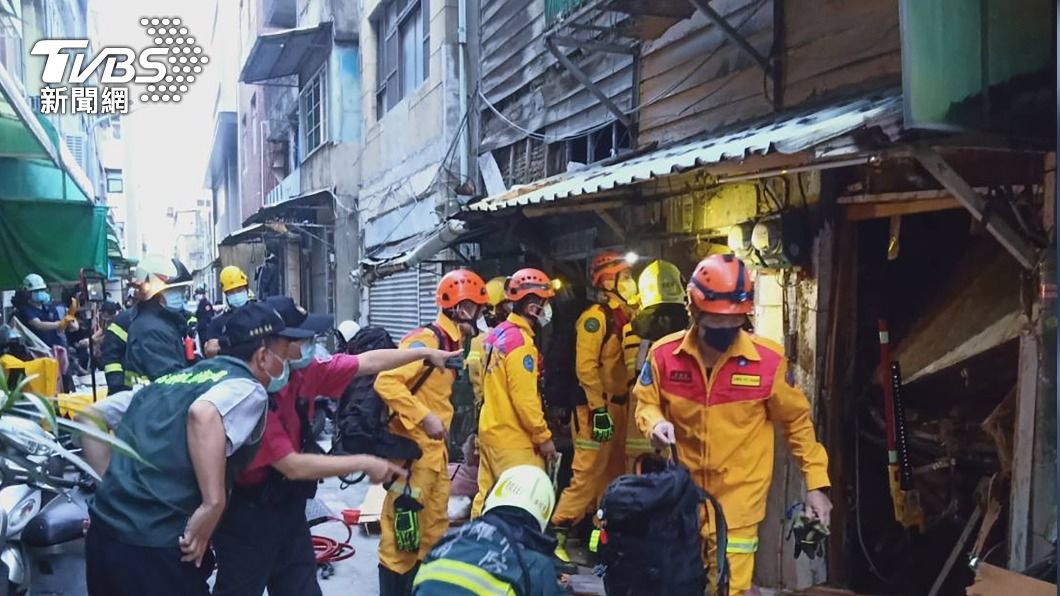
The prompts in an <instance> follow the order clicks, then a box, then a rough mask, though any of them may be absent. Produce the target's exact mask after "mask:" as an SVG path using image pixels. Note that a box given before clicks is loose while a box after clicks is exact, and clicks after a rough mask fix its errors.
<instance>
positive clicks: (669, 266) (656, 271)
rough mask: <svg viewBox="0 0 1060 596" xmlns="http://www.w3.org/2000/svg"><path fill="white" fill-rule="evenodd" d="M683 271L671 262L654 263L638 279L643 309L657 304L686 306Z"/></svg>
mask: <svg viewBox="0 0 1060 596" xmlns="http://www.w3.org/2000/svg"><path fill="white" fill-rule="evenodd" d="M684 286H685V285H684V283H683V282H682V281H681V270H680V269H678V268H677V265H674V264H673V263H671V262H669V261H663V260H657V261H652V262H651V263H650V264H649V265H648V266H647V267H645V268H644V271H641V273H640V277H639V278H637V290H638V291H639V292H640V300H641V307H643V308H648V307H650V306H655V305H656V304H684V303H685V287H684Z"/></svg>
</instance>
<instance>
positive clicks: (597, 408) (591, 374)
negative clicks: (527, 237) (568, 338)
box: [546, 251, 637, 563]
mask: <svg viewBox="0 0 1060 596" xmlns="http://www.w3.org/2000/svg"><path fill="white" fill-rule="evenodd" d="M632 268H633V267H632V265H631V264H630V263H629V262H628V261H627V260H626V258H625V256H624V255H623V254H621V253H619V252H616V251H604V252H602V253H600V254H599V255H597V256H596V257H595V258H594V259H593V261H592V263H591V264H590V267H589V282H590V284H591V285H592V288H593V289H594V290H595V291H596V292H597V299H598V301H599V302H598V303H597V304H593V305H592V306H590V307H589V308H587V309H586V310H585V312H584V313H582V315H581V316H580V317H579V318H578V321H577V323H576V326H577V327H576V329H575V337H576V340H575V341H576V343H575V372H576V373H577V376H578V384H579V385H580V386H581V388H582V390H583V391H584V392H585V404H584V405H579V406H577V407H576V408H575V409H574V412H573V413H572V415H571V428H573V429H574V460H573V461H572V462H571V468H572V476H571V482H570V485H569V486H567V488H566V489H565V490H564V491H563V494H562V495H560V498H559V503H558V504H557V505H556V511H555V513H553V514H552V534H553V535H554V536H555V537H556V557H558V558H559V559H560V560H561V561H563V562H564V563H569V562H570V556H569V555H568V554H567V550H566V543H567V534H568V533H569V532H570V529H571V527H573V526H574V525H575V524H577V523H578V522H580V521H581V520H582V519H584V518H585V516H586V513H588V512H589V511H590V509H591V508H592V506H593V505H594V503H595V501H596V499H598V498H599V497H600V495H602V494H603V491H604V488H606V487H607V482H608V480H609V478H608V474H609V470H612V471H613V469H612V468H611V467H610V466H611V458H612V457H617V458H619V459H620V460H621V461H623V462H624V461H625V453H624V449H625V440H626V439H625V427H626V418H627V410H626V407H627V402H628V401H629V384H628V381H629V373H628V370H627V367H626V361H625V357H624V355H623V351H622V332H623V330H624V329H625V328H626V325H627V323H629V320H630V316H631V315H632V310H633V308H632V306H631V304H633V303H635V302H636V300H637V298H636V295H637V284H636V282H634V281H633V276H632V273H631V272H632ZM546 374H547V371H546ZM613 453H614V455H613ZM623 468H624V463H623V464H621V466H620V467H619V468H618V469H619V470H621V469H623Z"/></svg>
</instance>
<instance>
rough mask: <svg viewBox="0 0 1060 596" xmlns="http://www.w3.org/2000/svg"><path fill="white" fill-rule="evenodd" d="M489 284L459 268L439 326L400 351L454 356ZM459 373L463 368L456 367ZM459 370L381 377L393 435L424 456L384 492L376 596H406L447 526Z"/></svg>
mask: <svg viewBox="0 0 1060 596" xmlns="http://www.w3.org/2000/svg"><path fill="white" fill-rule="evenodd" d="M486 301H487V298H486V284H485V282H483V281H482V278H481V277H479V276H478V275H477V274H475V273H474V272H472V271H468V270H466V269H457V270H455V271H450V272H449V273H446V274H445V275H444V276H442V279H441V281H440V282H439V284H438V290H437V294H436V302H437V304H438V306H439V309H440V310H439V313H438V317H437V319H436V320H435V321H434V322H433V323H431V324H430V325H427V326H426V327H421V328H418V329H414V330H412V331H410V332H409V333H408V334H407V335H406V336H405V337H404V338H403V339H402V340H401V343H400V347H401V348H437V349H442V350H446V351H449V352H453V354H454V356H456V355H459V351H460V346H461V344H462V341H463V338H464V337H466V336H470V335H473V334H474V332H475V326H476V322H477V321H478V318H479V316H480V315H481V311H482V307H483V305H485V304H486ZM460 368H463V363H462V362H461V363H460ZM457 373H458V371H457V370H456V369H449V368H446V369H444V370H443V369H437V368H434V367H432V366H430V365H429V364H428V363H425V362H413V363H410V364H407V365H405V366H402V367H400V368H396V369H393V370H389V371H385V372H382V373H379V375H378V376H377V377H376V380H375V391H376V393H378V394H379V397H380V398H381V399H382V400H383V401H384V402H385V403H386V405H387V407H388V408H389V410H390V415H391V420H390V424H389V430H390V432H391V433H392V434H394V435H396V436H399V437H405V438H407V439H410V440H411V441H413V442H415V443H416V445H417V446H418V447H419V448H420V450H421V451H422V455H421V456H420V457H419V458H418V459H415V460H413V461H412V462H401V463H403V464H405V465H406V466H407V467H408V468H409V472H410V474H409V478H408V480H407V481H397V482H394V483H393V484H392V485H391V486H390V487H388V489H387V496H386V499H385V500H384V502H383V513H382V519H381V522H380V523H381V526H382V535H381V536H380V539H379V593H380V596H405V595H407V594H409V593H410V592H411V590H412V580H413V579H414V578H415V577H416V569H417V567H418V566H419V563H420V561H422V560H423V558H424V557H426V556H427V553H428V552H430V550H431V548H433V547H434V544H435V543H436V542H438V539H440V538H441V537H442V535H443V534H445V531H446V529H448V527H449V518H448V516H447V511H446V509H447V505H448V502H449V474H448V463H449V462H448V459H449V455H448V449H447V446H446V441H445V439H446V436H447V435H448V432H449V430H448V429H449V424H450V423H451V422H452V419H453V404H452V402H451V401H450V398H451V396H452V392H453V382H454V381H455V380H456V376H457Z"/></svg>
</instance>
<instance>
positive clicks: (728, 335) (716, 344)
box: [699, 327, 740, 352]
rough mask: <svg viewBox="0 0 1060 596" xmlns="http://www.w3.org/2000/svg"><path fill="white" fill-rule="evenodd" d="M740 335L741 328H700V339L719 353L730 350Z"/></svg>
mask: <svg viewBox="0 0 1060 596" xmlns="http://www.w3.org/2000/svg"><path fill="white" fill-rule="evenodd" d="M739 334H740V328H739V327H700V328H699V337H700V339H702V340H703V343H705V344H707V345H708V346H710V347H712V348H714V349H715V350H717V351H719V352H724V351H725V350H728V349H729V346H731V345H732V342H734V341H736V336H737V335H739Z"/></svg>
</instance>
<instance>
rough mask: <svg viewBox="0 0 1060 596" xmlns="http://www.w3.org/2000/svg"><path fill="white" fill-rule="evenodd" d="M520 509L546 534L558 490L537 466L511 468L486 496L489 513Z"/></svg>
mask: <svg viewBox="0 0 1060 596" xmlns="http://www.w3.org/2000/svg"><path fill="white" fill-rule="evenodd" d="M502 506H510V507H518V508H519V509H522V510H523V511H526V512H527V513H529V514H530V515H532V516H534V519H536V520H537V523H538V524H540V526H541V531H542V532H544V531H545V528H546V527H547V526H548V520H549V518H551V517H552V509H553V508H554V507H555V506H556V489H555V488H554V487H553V486H552V480H551V479H550V478H549V477H548V474H546V473H545V471H544V470H542V469H541V468H539V467H537V466H531V465H522V466H515V467H514V468H508V469H507V470H505V471H504V472H502V473H501V476H500V478H498V479H497V484H494V485H493V488H491V489H490V492H489V494H488V495H486V505H485V507H484V508H483V509H482V512H483V513H486V512H487V511H489V510H490V509H493V508H494V507H502Z"/></svg>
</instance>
